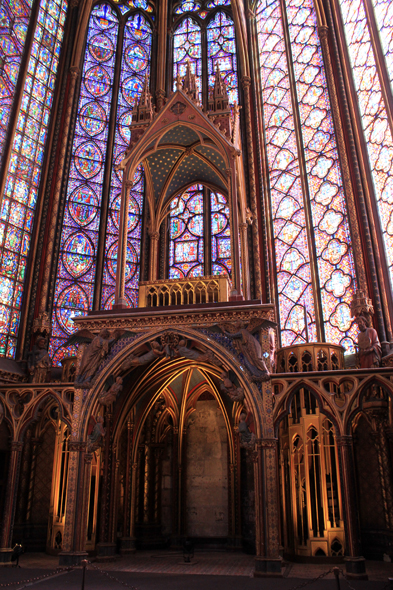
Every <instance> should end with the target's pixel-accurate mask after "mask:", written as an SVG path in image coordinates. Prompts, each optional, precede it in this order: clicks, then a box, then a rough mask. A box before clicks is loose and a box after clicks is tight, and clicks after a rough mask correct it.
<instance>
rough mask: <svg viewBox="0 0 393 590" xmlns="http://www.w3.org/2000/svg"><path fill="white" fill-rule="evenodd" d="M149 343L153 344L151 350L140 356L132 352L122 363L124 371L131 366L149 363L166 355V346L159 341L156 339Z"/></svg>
mask: <svg viewBox="0 0 393 590" xmlns="http://www.w3.org/2000/svg"><path fill="white" fill-rule="evenodd" d="M149 344H150V346H151V350H149V351H148V352H146V353H145V354H141V355H140V356H137V355H135V354H131V355H130V356H129V357H128V358H127V359H126V360H125V361H124V363H123V364H122V366H121V369H122V371H127V370H128V369H129V368H130V367H140V366H142V365H148V364H149V363H152V362H153V361H155V360H157V359H158V358H162V357H163V356H164V355H165V349H164V346H162V345H161V344H158V342H156V341H155V340H152V341H151V342H149Z"/></svg>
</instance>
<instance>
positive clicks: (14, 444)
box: [11, 440, 23, 451]
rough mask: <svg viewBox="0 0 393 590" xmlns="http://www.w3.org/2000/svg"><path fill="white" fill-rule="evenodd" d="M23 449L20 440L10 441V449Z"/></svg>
mask: <svg viewBox="0 0 393 590" xmlns="http://www.w3.org/2000/svg"><path fill="white" fill-rule="evenodd" d="M22 449H23V442H22V441H20V440H13V441H12V443H11V451H21V450H22Z"/></svg>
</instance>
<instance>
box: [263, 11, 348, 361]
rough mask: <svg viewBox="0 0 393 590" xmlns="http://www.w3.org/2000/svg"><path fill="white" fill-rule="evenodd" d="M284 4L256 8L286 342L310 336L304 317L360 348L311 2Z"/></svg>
mask: <svg viewBox="0 0 393 590" xmlns="http://www.w3.org/2000/svg"><path fill="white" fill-rule="evenodd" d="M282 6H285V12H284V13H283V12H282V8H281V4H280V2H278V1H276V0H273V1H271V0H264V1H263V2H262V1H261V2H259V3H258V8H257V30H258V41H259V53H260V67H261V78H262V97H263V105H264V122H265V133H266V142H267V152H268V163H269V176H270V178H269V181H270V187H271V201H272V214H273V227H274V239H275V249H276V261H277V262H276V264H277V289H278V294H279V309H280V323H281V339H282V344H283V346H289V345H290V344H294V343H299V342H304V341H305V339H306V334H307V330H306V322H307V324H308V334H309V339H310V340H311V341H316V340H317V339H318V338H323V339H326V340H327V341H329V342H332V343H337V344H339V343H340V344H342V345H343V346H344V347H345V348H346V349H347V350H349V351H353V349H354V344H353V338H354V328H353V327H352V323H351V313H350V302H351V300H352V297H353V294H354V290H355V287H356V276H355V268H354V261H353V254H352V246H351V236H350V230H349V223H348V218H347V210H346V202H345V196H344V191H343V186H342V178H341V170H340V165H339V158H338V152H337V145H336V139H335V133H334V126H333V120H332V115H331V107H330V101H329V95H328V88H327V84H326V79H325V73H324V67H323V59H322V52H321V47H320V42H319V38H318V34H317V22H316V14H315V9H314V4H313V2H312V0H305V1H301V2H300V0H288V1H287V2H286V3H285V4H283V5H282ZM286 25H287V26H288V38H286V36H285V32H284V29H285V27H286ZM289 46H290V51H289ZM289 55H290V56H291V60H290V61H288V60H289V58H288V56H289ZM291 70H292V72H293V74H292V78H293V82H292V81H291ZM303 169H304V170H305V172H306V175H307V177H306V180H305V176H304V175H303V174H302V170H303ZM302 178H303V182H302ZM318 310H320V312H319V311H318ZM319 314H320V316H321V322H320V320H319V317H318V316H319ZM320 323H322V325H320ZM318 327H320V329H319V330H318Z"/></svg>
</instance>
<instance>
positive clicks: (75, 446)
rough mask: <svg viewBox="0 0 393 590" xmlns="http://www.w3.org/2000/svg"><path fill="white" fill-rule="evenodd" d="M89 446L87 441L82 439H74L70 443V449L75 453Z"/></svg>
mask: <svg viewBox="0 0 393 590" xmlns="http://www.w3.org/2000/svg"><path fill="white" fill-rule="evenodd" d="M86 447H87V443H85V442H83V441H81V440H72V441H70V442H69V443H68V450H69V451H72V452H74V453H82V451H84V450H85V449H86Z"/></svg>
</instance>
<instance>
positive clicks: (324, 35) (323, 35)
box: [318, 25, 329, 41]
mask: <svg viewBox="0 0 393 590" xmlns="http://www.w3.org/2000/svg"><path fill="white" fill-rule="evenodd" d="M318 33H319V38H320V39H321V41H325V39H327V36H328V33H329V27H327V26H326V25H322V26H320V27H318Z"/></svg>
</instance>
